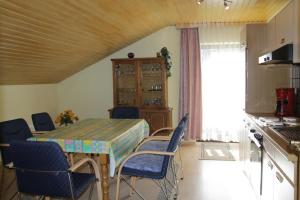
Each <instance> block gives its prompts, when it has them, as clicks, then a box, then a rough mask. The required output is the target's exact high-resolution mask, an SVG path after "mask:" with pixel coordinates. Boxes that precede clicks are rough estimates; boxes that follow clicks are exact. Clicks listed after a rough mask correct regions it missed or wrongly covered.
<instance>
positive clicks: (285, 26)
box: [265, 0, 300, 63]
mask: <svg viewBox="0 0 300 200" xmlns="http://www.w3.org/2000/svg"><path fill="white" fill-rule="evenodd" d="M265 37H266V43H267V44H266V48H265V52H270V51H273V50H275V49H277V48H279V47H281V46H284V45H286V44H290V43H293V62H294V63H300V2H299V0H292V1H290V2H289V3H288V5H287V6H286V7H285V8H284V9H282V10H281V11H280V12H279V13H278V14H277V15H276V16H275V17H273V18H272V19H271V20H270V21H269V23H267V24H266V33H265Z"/></svg>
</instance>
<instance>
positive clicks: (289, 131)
mask: <svg viewBox="0 0 300 200" xmlns="http://www.w3.org/2000/svg"><path fill="white" fill-rule="evenodd" d="M271 129H272V130H273V131H274V132H275V133H277V135H279V136H280V137H281V138H282V139H283V140H284V142H285V143H286V144H287V145H289V146H291V147H294V148H295V149H297V150H298V151H300V127H299V126H297V127H272V128H271Z"/></svg>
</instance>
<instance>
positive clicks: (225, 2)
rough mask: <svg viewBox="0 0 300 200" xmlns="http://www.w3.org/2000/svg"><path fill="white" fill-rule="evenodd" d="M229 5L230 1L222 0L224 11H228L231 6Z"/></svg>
mask: <svg viewBox="0 0 300 200" xmlns="http://www.w3.org/2000/svg"><path fill="white" fill-rule="evenodd" d="M231 3H232V1H229V0H224V9H225V10H229V9H230V7H229V4H231Z"/></svg>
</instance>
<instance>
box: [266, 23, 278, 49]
mask: <svg viewBox="0 0 300 200" xmlns="http://www.w3.org/2000/svg"><path fill="white" fill-rule="evenodd" d="M275 25H276V24H275V17H274V18H272V19H271V20H270V21H269V23H267V24H266V42H267V44H266V45H267V47H266V51H265V52H270V51H272V50H274V49H276V38H275Z"/></svg>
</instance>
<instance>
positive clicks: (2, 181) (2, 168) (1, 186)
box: [0, 166, 4, 200]
mask: <svg viewBox="0 0 300 200" xmlns="http://www.w3.org/2000/svg"><path fill="white" fill-rule="evenodd" d="M0 183H1V185H0V200H2V195H3V188H4V167H3V166H2V167H1V182H0Z"/></svg>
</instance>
